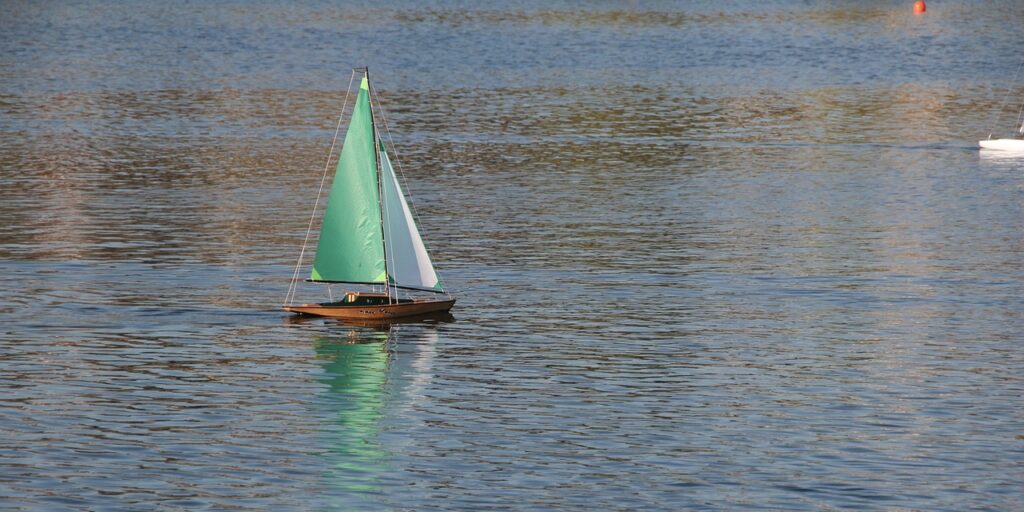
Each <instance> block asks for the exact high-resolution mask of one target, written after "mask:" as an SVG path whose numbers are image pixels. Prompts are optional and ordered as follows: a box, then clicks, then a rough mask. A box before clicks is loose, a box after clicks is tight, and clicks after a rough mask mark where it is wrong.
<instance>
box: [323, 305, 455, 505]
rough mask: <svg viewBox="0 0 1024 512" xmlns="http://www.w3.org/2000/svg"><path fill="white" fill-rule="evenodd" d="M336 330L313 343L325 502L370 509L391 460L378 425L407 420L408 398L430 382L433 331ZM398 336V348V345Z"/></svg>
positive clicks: (380, 327) (376, 501)
mask: <svg viewBox="0 0 1024 512" xmlns="http://www.w3.org/2000/svg"><path fill="white" fill-rule="evenodd" d="M399 329H400V328H399V327H398V326H392V325H380V324H378V325H374V326H369V327H357V326H344V327H342V328H338V329H337V330H333V331H334V332H336V333H337V334H336V335H332V336H321V337H317V338H314V340H313V348H314V350H315V353H316V358H317V359H318V360H319V361H320V365H321V367H322V370H323V373H322V375H321V376H320V378H319V380H320V382H321V383H323V384H324V385H325V386H326V387H325V390H324V392H323V393H322V395H321V397H320V400H318V401H317V402H318V404H319V407H320V408H321V411H320V412H321V413H322V415H323V417H325V418H327V419H329V420H330V421H329V422H328V423H325V428H324V431H325V432H324V433H325V437H326V440H325V444H324V447H323V448H324V452H323V456H324V457H326V458H327V459H328V464H327V467H328V468H329V470H328V471H329V472H328V474H327V475H325V476H326V483H327V486H328V489H329V492H328V493H327V495H329V496H331V497H333V498H334V499H335V500H336V503H331V506H332V507H335V508H337V509H339V510H366V509H370V508H377V507H379V506H380V504H381V501H382V500H384V499H385V496H384V494H383V489H384V488H386V487H387V485H385V481H386V480H387V479H388V474H389V472H390V471H391V466H390V463H391V461H392V460H393V459H394V458H395V456H396V453H394V451H395V450H396V448H395V447H393V446H389V445H387V444H386V443H385V442H383V440H382V438H381V434H382V426H383V425H384V424H388V425H395V424H401V423H403V422H405V421H407V420H408V411H409V410H410V406H411V404H412V403H413V400H414V397H416V396H418V395H420V394H421V393H422V390H423V388H424V387H425V386H426V385H428V384H429V383H430V381H431V376H432V371H431V369H432V367H433V359H434V354H435V351H436V348H435V345H436V341H437V331H436V329H435V328H434V327H432V326H425V328H423V329H420V328H419V327H415V328H412V327H410V328H409V331H411V332H407V331H400V330H399ZM399 335H401V337H402V341H399Z"/></svg>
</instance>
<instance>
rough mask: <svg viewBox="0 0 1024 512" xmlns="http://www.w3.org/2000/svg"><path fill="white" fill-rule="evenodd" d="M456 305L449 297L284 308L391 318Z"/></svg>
mask: <svg viewBox="0 0 1024 512" xmlns="http://www.w3.org/2000/svg"><path fill="white" fill-rule="evenodd" d="M454 305H455V299H447V300H414V301H411V302H403V303H399V304H378V305H366V304H363V305H333V304H302V305H301V306H285V307H284V310H285V311H289V312H292V313H297V314H300V315H313V316H325V317H330V318H345V319H349V320H390V319H393V318H404V317H409V316H417V315H426V314H430V313H437V312H442V311H448V310H449V309H451V308H452V306H454Z"/></svg>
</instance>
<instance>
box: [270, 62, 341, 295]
mask: <svg viewBox="0 0 1024 512" xmlns="http://www.w3.org/2000/svg"><path fill="white" fill-rule="evenodd" d="M355 78H356V70H354V69H353V70H352V75H351V76H349V78H348V88H346V89H345V103H344V104H342V107H341V115H340V116H338V126H337V127H335V128H334V139H332V140H331V149H330V150H329V151H328V152H327V162H326V163H325V164H324V175H323V177H321V178H320V188H319V189H318V190H317V191H316V202H315V203H313V213H312V214H310V216H309V226H308V227H307V228H306V237H305V238H303V239H302V250H301V251H299V259H298V261H297V262H295V272H293V273H292V282H291V283H290V284H289V286H288V293H287V294H286V295H285V297H284V305H285V306H288V305H289V304H291V301H292V300H293V299H294V298H295V292H296V290H297V288H298V279H299V269H300V268H301V267H302V258H303V256H305V254H306V244H307V243H309V234H310V233H311V232H312V231H313V221H314V220H315V219H316V209H317V207H318V206H320V195H321V194H322V193H323V191H324V183H325V182H326V181H327V172H328V171H330V169H331V156H332V155H334V146H335V145H336V144H337V143H338V133H340V132H341V121H342V120H343V119H344V118H345V109H346V108H348V98H349V96H350V95H351V94H352V81H353V80H355Z"/></svg>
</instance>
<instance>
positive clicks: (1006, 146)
mask: <svg viewBox="0 0 1024 512" xmlns="http://www.w3.org/2000/svg"><path fill="white" fill-rule="evenodd" d="M1017 133H1018V134H1019V135H1024V124H1022V125H1021V126H1020V128H1019V129H1018V130H1017ZM978 145H979V146H981V148H982V149H995V150H1000V151H1015V152H1022V153H1024V139H992V138H989V139H988V140H979V141H978Z"/></svg>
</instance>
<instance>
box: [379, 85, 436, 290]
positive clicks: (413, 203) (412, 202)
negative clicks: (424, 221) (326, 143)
mask: <svg viewBox="0 0 1024 512" xmlns="http://www.w3.org/2000/svg"><path fill="white" fill-rule="evenodd" d="M370 89H372V90H373V94H374V96H376V97H377V108H378V109H379V110H380V118H381V120H382V121H384V131H385V132H387V134H388V140H390V141H391V150H392V151H394V152H395V162H397V163H398V173H399V174H400V175H401V176H402V185H404V186H405V193H407V194H408V195H409V201H407V202H408V203H409V206H410V207H411V208H412V215H413V220H414V221H415V222H416V225H417V226H419V224H420V213H419V212H418V211H417V210H416V201H415V199H414V198H413V197H412V189H411V188H409V180H408V179H407V178H406V177H405V169H403V168H402V159H401V157H399V155H398V146H397V145H396V144H395V138H394V137H393V136H392V135H391V128H389V127H388V116H387V114H386V112H385V110H384V101H383V100H384V98H383V97H382V96H381V95H380V93H378V92H377V90H376V89H374V88H373V84H370ZM420 241H421V242H422V243H423V248H424V249H425V250H426V251H427V256H428V257H429V255H430V245H429V244H427V241H426V240H424V239H423V237H422V236H420ZM431 265H433V259H431ZM434 274H435V275H436V274H437V268H434ZM437 280H438V282H439V283H440V282H441V277H440V276H437ZM441 291H442V292H444V294H445V295H447V296H448V297H449V298H450V297H451V294H450V293H448V291H447V290H445V289H444V285H443V284H442V285H441Z"/></svg>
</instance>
